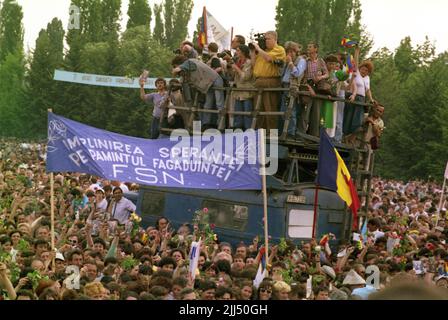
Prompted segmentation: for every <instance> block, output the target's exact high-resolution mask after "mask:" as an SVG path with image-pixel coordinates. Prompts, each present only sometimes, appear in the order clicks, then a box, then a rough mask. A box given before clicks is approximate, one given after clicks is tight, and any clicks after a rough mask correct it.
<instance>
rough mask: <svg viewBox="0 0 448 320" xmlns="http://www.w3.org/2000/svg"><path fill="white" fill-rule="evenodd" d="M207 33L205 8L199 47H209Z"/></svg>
mask: <svg viewBox="0 0 448 320" xmlns="http://www.w3.org/2000/svg"><path fill="white" fill-rule="evenodd" d="M207 31H208V29H207V9H206V7H204V9H203V10H202V19H201V30H200V32H199V37H198V45H199V47H201V48H205V47H206V46H207V40H208V39H207Z"/></svg>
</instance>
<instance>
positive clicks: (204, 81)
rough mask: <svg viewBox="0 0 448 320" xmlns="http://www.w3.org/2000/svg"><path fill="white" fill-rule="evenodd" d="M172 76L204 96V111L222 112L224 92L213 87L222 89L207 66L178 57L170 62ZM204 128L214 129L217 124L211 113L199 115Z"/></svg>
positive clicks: (214, 74) (218, 80)
mask: <svg viewBox="0 0 448 320" xmlns="http://www.w3.org/2000/svg"><path fill="white" fill-rule="evenodd" d="M171 64H172V66H173V71H172V73H173V75H174V76H176V75H181V76H182V82H184V83H186V84H188V85H190V86H191V87H193V88H195V89H197V90H198V91H199V92H201V93H203V94H204V95H206V97H205V104H204V109H218V110H222V108H223V107H224V92H223V91H222V90H215V89H214V88H213V87H222V86H223V81H222V78H221V77H220V76H219V74H218V73H217V72H216V71H215V70H213V69H212V68H210V67H209V66H208V65H207V64H205V63H203V62H202V61H199V60H197V59H187V57H185V56H182V55H178V56H176V57H175V58H174V59H173V61H172V62H171ZM201 121H202V125H203V126H204V127H216V125H217V122H216V120H215V119H212V114H211V113H201Z"/></svg>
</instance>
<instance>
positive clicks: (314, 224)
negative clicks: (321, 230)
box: [313, 185, 319, 239]
mask: <svg viewBox="0 0 448 320" xmlns="http://www.w3.org/2000/svg"><path fill="white" fill-rule="evenodd" d="M318 202H319V186H318V185H316V189H314V218H313V239H314V238H315V237H316V219H317V205H318Z"/></svg>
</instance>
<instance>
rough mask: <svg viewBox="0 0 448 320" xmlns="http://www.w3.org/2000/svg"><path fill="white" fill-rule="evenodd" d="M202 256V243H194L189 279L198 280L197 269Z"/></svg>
mask: <svg viewBox="0 0 448 320" xmlns="http://www.w3.org/2000/svg"><path fill="white" fill-rule="evenodd" d="M200 254H201V241H198V242H193V243H192V244H191V250H190V255H189V257H190V268H189V269H188V278H189V279H191V280H192V281H194V279H195V278H196V269H197V268H198V262H199V256H200Z"/></svg>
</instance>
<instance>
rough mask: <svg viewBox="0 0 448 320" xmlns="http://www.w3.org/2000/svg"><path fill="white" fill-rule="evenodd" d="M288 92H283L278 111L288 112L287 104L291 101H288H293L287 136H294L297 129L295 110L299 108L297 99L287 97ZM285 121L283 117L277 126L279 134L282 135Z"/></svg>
mask: <svg viewBox="0 0 448 320" xmlns="http://www.w3.org/2000/svg"><path fill="white" fill-rule="evenodd" d="M288 96H289V92H288V91H286V92H283V93H282V97H281V101H280V111H281V112H286V111H287V110H288V107H289V102H290V101H291V100H290V99H294V106H293V108H292V113H291V118H290V119H289V125H288V134H289V135H292V136H293V135H295V134H296V128H297V109H298V108H299V105H298V103H297V99H296V98H294V97H289V99H288ZM285 120H286V118H285V117H283V118H281V119H280V123H279V125H278V129H279V132H278V133H279V134H280V135H281V134H283V127H284V125H285Z"/></svg>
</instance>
